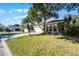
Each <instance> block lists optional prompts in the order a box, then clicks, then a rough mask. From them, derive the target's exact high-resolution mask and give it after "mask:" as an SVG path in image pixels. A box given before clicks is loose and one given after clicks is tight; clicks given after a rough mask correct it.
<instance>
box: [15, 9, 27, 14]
mask: <svg viewBox="0 0 79 59" xmlns="http://www.w3.org/2000/svg"><path fill="white" fill-rule="evenodd" d="M15 11H16V12H19V13H22V12H23V13H27V12H28V9H16V10H15Z"/></svg>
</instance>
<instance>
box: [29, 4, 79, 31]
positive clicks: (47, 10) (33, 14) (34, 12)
mask: <svg viewBox="0 0 79 59" xmlns="http://www.w3.org/2000/svg"><path fill="white" fill-rule="evenodd" d="M78 6H79V4H78V3H33V4H31V7H30V9H29V11H28V17H29V19H30V20H32V22H37V23H38V24H39V22H40V21H42V20H44V23H43V25H44V32H46V19H47V18H49V17H56V18H58V16H59V15H58V11H60V10H62V9H65V10H67V11H68V12H70V11H71V10H75V9H78V10H79V8H78ZM69 17H70V16H69Z"/></svg>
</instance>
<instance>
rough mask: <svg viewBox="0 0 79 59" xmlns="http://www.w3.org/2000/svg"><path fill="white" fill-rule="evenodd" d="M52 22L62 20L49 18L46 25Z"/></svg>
mask: <svg viewBox="0 0 79 59" xmlns="http://www.w3.org/2000/svg"><path fill="white" fill-rule="evenodd" d="M54 21H63V19H60V18H57V19H56V18H54V17H51V18H49V19H47V21H46V22H47V23H49V22H54Z"/></svg>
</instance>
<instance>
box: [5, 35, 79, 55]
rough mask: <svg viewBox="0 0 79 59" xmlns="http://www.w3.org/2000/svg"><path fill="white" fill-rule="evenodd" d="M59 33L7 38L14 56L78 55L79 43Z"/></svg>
mask: <svg viewBox="0 0 79 59" xmlns="http://www.w3.org/2000/svg"><path fill="white" fill-rule="evenodd" d="M69 39H70V38H69V37H67V38H66V37H64V36H61V35H58V36H53V35H39V36H24V37H19V38H16V39H12V40H7V41H6V42H7V45H8V46H9V48H10V50H11V52H12V54H13V55H15V56H54V55H56V56H60V55H62V56H63V55H66V56H67V55H70V56H71V55H79V43H78V42H77V43H75V42H74V40H73V42H72V40H69Z"/></svg>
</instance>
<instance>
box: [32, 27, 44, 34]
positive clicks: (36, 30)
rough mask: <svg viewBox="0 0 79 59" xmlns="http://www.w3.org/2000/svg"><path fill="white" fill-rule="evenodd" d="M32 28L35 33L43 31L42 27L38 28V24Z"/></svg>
mask: <svg viewBox="0 0 79 59" xmlns="http://www.w3.org/2000/svg"><path fill="white" fill-rule="evenodd" d="M41 27H42V26H41ZM34 30H35V32H37V33H43V30H42V28H40V27H39V26H34Z"/></svg>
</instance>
